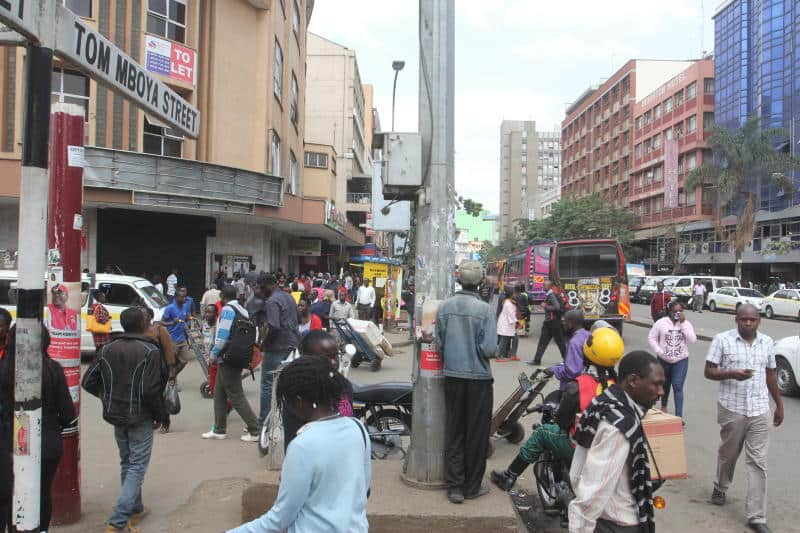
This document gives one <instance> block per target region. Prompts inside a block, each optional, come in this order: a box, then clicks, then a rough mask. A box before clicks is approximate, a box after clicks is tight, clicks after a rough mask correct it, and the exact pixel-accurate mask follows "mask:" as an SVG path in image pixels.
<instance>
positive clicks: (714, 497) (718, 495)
mask: <svg viewBox="0 0 800 533" xmlns="http://www.w3.org/2000/svg"><path fill="white" fill-rule="evenodd" d="M711 503H713V504H714V505H725V493H724V492H722V491H721V490H717V489H714V492H712V493H711Z"/></svg>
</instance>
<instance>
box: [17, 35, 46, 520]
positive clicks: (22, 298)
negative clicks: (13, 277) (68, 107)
mask: <svg viewBox="0 0 800 533" xmlns="http://www.w3.org/2000/svg"><path fill="white" fill-rule="evenodd" d="M52 72H53V50H52V49H50V48H44V47H39V46H34V45H31V46H28V48H27V54H26V57H25V84H26V86H25V91H26V97H25V98H26V101H25V122H24V133H23V136H24V138H23V144H22V173H21V180H20V198H19V246H18V251H19V256H18V257H19V259H18V261H19V264H18V265H17V270H18V272H19V282H18V288H17V323H16V325H17V341H16V346H15V347H16V359H15V375H14V503H13V505H14V507H13V521H14V524H15V526H16V531H19V532H22V531H39V509H40V501H39V493H40V484H41V481H40V480H41V466H42V464H41V460H42V458H41V447H42V444H41V443H42V355H41V353H42V352H41V346H42V312H43V309H44V301H45V300H44V277H45V270H46V266H47V260H46V247H47V245H46V243H47V201H48V194H49V177H48V173H47V159H48V142H49V135H50V79H51V77H52Z"/></svg>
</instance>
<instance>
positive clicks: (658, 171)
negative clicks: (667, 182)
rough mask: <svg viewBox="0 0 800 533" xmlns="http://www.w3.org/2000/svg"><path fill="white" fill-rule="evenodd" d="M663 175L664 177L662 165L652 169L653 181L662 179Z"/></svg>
mask: <svg viewBox="0 0 800 533" xmlns="http://www.w3.org/2000/svg"><path fill="white" fill-rule="evenodd" d="M663 177H664V167H662V166H657V167H656V168H655V169H653V181H655V182H659V181H661V180H662V179H663Z"/></svg>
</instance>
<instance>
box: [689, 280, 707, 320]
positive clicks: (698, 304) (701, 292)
mask: <svg viewBox="0 0 800 533" xmlns="http://www.w3.org/2000/svg"><path fill="white" fill-rule="evenodd" d="M705 303H706V286H705V285H703V284H702V283H701V282H700V280H697V281H695V282H694V287H693V288H692V310H693V311H697V312H698V313H702V312H703V305H705Z"/></svg>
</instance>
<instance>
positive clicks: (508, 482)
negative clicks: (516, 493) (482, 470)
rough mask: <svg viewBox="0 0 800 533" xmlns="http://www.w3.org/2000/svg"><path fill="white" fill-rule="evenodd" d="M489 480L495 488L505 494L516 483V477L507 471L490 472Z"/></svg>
mask: <svg viewBox="0 0 800 533" xmlns="http://www.w3.org/2000/svg"><path fill="white" fill-rule="evenodd" d="M489 479H491V480H492V483H494V484H495V485H497V488H499V489H500V490H502V491H505V492H508V491H510V490H511V488H512V487H513V486H514V483H516V482H517V476H515V475H514V474H512V473H511V472H509V471H508V470H503V471H501V470H492V473H491V475H490V476H489Z"/></svg>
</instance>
